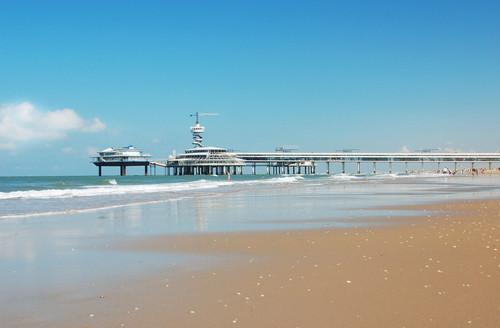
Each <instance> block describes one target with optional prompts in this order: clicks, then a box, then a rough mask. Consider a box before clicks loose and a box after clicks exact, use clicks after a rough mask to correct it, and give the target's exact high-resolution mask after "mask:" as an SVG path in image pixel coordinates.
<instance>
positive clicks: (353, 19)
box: [0, 0, 500, 176]
mask: <svg viewBox="0 0 500 328" xmlns="http://www.w3.org/2000/svg"><path fill="white" fill-rule="evenodd" d="M499 17H500V2H498V1H445V0H443V1H290V0H289V1H269V0H268V1H257V0H255V1H238V0H232V1H190V0H186V1H150V0H144V1H124V0H120V1H113V0H109V1H103V0H99V1H97V0H85V1H83V0H82V1H62V0H61V1H52V0H44V1H25V0H2V1H0V176H10V175H59V174H61V175H87V174H95V173H96V168H95V167H93V165H91V164H90V160H89V155H90V154H93V153H94V152H95V151H96V150H99V149H103V148H106V147H108V146H125V145H130V144H132V145H135V146H137V147H140V148H142V149H144V150H145V151H147V152H148V153H151V154H152V155H153V157H155V158H166V157H167V156H168V155H169V154H171V153H172V151H173V150H175V151H177V152H178V153H179V152H182V151H183V150H184V149H186V148H189V147H190V146H191V144H190V142H191V136H190V131H189V127H190V125H192V123H193V120H192V118H191V117H190V116H189V114H190V113H193V112H196V111H200V112H216V113H219V116H211V117H204V118H203V120H202V123H203V124H204V125H205V126H206V128H207V132H206V134H205V136H204V137H205V141H204V142H205V143H206V144H207V145H214V146H215V145H216V146H224V147H228V148H230V149H235V150H239V151H272V150H274V149H275V147H277V146H281V145H296V146H298V147H299V150H301V151H335V150H338V149H345V148H355V149H360V150H361V151H401V150H404V151H406V150H418V149H424V148H440V149H442V150H449V151H458V150H460V151H486V152H490V151H491V152H496V151H498V150H499V149H500V129H499V126H500V124H499V123H500V19H499Z"/></svg>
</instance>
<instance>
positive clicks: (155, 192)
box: [0, 174, 499, 219]
mask: <svg viewBox="0 0 500 328" xmlns="http://www.w3.org/2000/svg"><path fill="white" fill-rule="evenodd" d="M498 182H499V179H498V178H496V177H484V178H481V177H450V176H447V175H440V174H422V175H401V174H399V175H398V174H379V175H367V176H357V175H344V174H339V175H316V176H299V175H290V176H278V177H275V176H268V175H257V176H233V177H232V179H231V181H228V180H227V178H226V177H212V176H208V177H199V176H197V177H193V176H182V177H181V176H146V177H145V176H128V177H94V176H80V177H78V176H75V177H71V176H68V177H0V219H8V218H22V217H30V216H32V217H36V216H51V215H68V214H77V213H84V212H90V211H99V210H101V211H102V210H109V209H116V208H120V207H130V206H140V205H146V204H158V203H167V202H174V201H178V200H181V199H185V200H188V199H197V200H199V199H202V198H204V197H205V198H206V197H209V198H213V197H214V196H215V195H217V196H219V197H222V198H224V197H226V196H230V195H232V194H233V193H235V192H236V193H240V194H241V193H243V194H249V196H252V195H254V194H256V195H265V194H266V193H268V194H269V195H270V196H272V195H275V194H276V193H281V194H282V196H287V195H288V196H291V194H293V193H294V192H296V193H298V196H304V195H307V194H309V195H310V196H314V197H320V196H321V195H324V196H334V197H333V198H331V199H329V201H330V202H333V203H338V201H339V200H345V199H347V198H350V199H351V200H352V201H353V204H352V205H353V206H355V204H354V203H355V201H356V199H358V200H362V203H364V204H368V203H370V201H375V202H382V203H384V202H387V201H389V200H390V199H388V198H387V197H384V196H387V194H388V193H389V194H390V193H393V194H394V195H393V196H394V197H396V196H398V197H397V198H398V199H399V201H403V202H404V198H405V197H404V196H405V195H406V196H408V199H407V202H408V201H411V202H414V201H418V200H419V199H420V198H423V200H424V199H426V198H429V199H436V196H438V197H439V196H443V195H444V196H446V197H448V198H449V197H463V196H469V193H468V192H469V191H471V190H473V191H475V192H476V194H477V193H478V192H482V193H483V194H484V193H486V194H488V193H492V192H494V191H495V190H497V187H498ZM446 190H448V191H449V192H446ZM367 193H368V194H369V195H372V196H378V197H368V196H369V195H366V194H367ZM363 195H365V197H363ZM410 196H414V197H410ZM367 201H368V203H366V202H367Z"/></svg>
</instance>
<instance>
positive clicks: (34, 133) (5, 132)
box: [0, 102, 106, 149]
mask: <svg viewBox="0 0 500 328" xmlns="http://www.w3.org/2000/svg"><path fill="white" fill-rule="evenodd" d="M105 128H106V125H105V124H104V123H103V122H102V121H101V120H100V119H99V118H94V119H92V120H90V121H88V120H85V119H83V118H82V117H80V116H79V115H78V113H77V112H75V111H74V110H73V109H70V108H63V109H57V110H53V111H43V110H40V109H38V108H37V107H35V106H34V105H33V104H32V103H30V102H23V103H18V104H12V105H5V106H0V149H15V148H16V147H17V146H18V145H20V144H22V143H27V142H40V141H50V140H57V139H63V138H65V137H66V136H67V134H68V133H69V132H87V133H92V132H99V131H102V130H104V129H105Z"/></svg>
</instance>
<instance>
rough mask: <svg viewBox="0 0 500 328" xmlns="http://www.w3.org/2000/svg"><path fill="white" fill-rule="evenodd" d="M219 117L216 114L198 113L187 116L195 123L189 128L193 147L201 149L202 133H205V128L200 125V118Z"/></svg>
mask: <svg viewBox="0 0 500 328" xmlns="http://www.w3.org/2000/svg"><path fill="white" fill-rule="evenodd" d="M217 115H219V114H218V113H199V112H196V113H194V114H190V115H189V116H191V117H193V116H194V117H195V118H196V121H195V124H194V125H193V126H192V127H191V133H192V134H193V142H192V144H193V145H194V146H195V147H203V145H202V142H203V137H202V133H204V132H205V127H204V126H202V125H201V124H200V116H217Z"/></svg>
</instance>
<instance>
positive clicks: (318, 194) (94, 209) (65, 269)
mask: <svg viewBox="0 0 500 328" xmlns="http://www.w3.org/2000/svg"><path fill="white" fill-rule="evenodd" d="M492 197H496V198H498V197H500V178H499V177H457V176H453V177H450V176H443V175H435V174H429V175H419V176H414V175H393V174H380V175H370V176H352V175H332V176H327V175H317V176H267V175H261V176H233V179H232V180H231V181H228V180H227V178H225V177H212V176H210V177H172V176H170V177H168V176H148V177H144V176H128V177H0V304H2V306H3V308H2V311H1V313H0V314H1V315H0V317H1V318H0V322H3V323H5V324H7V326H16V325H18V324H19V322H23V321H22V320H24V319H25V318H26V313H30V316H29V317H30V318H41V319H43V320H46V321H47V322H50V320H52V319H54V318H45V317H44V316H46V315H49V314H51V315H56V314H57V313H61V311H62V310H61V309H64V308H65V307H67V306H70V305H69V304H74V305H75V306H77V305H78V304H79V303H78V302H80V301H82V300H86V299H89V298H90V299H91V298H95V297H96V296H95V295H99V293H101V292H102V290H103V289H106V288H110V286H111V288H115V287H116V288H119V286H120V283H121V282H123V281H126V280H127V279H130V277H134V276H137V275H142V274H145V273H147V272H154V271H156V270H158V269H161V270H162V272H165V271H168V268H170V267H172V270H173V268H176V269H178V268H179V267H183V268H185V270H189V269H193V268H196V267H199V266H210V265H214V264H215V263H218V261H224V260H226V259H224V258H221V257H213V256H199V255H196V254H177V253H169V254H164V253H161V254H155V253H146V252H127V251H119V250H114V249H113V247H112V246H113V245H114V244H116V243H120V242H123V241H130V240H137V239H141V238H147V237H148V236H154V235H171V234H198V233H207V232H229V231H256V230H276V229H279V230H289V229H302V228H321V227H328V228H333V229H335V228H343V227H353V226H368V227H369V226H378V225H381V224H390V222H391V221H390V218H391V217H399V216H402V215H415V214H417V213H415V212H412V211H392V210H387V209H384V207H385V206H388V205H389V206H390V205H404V204H416V203H424V202H435V201H443V200H454V199H471V198H492ZM380 218H383V220H380ZM112 286H114V287H112ZM61 295H65V296H64V297H61ZM67 299H70V300H72V301H71V302H66V301H64V300H67ZM48 300H50V301H48ZM28 326H29V325H28ZM32 326H33V327H38V326H40V325H39V324H38V323H34V324H32ZM47 326H50V325H47Z"/></svg>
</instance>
